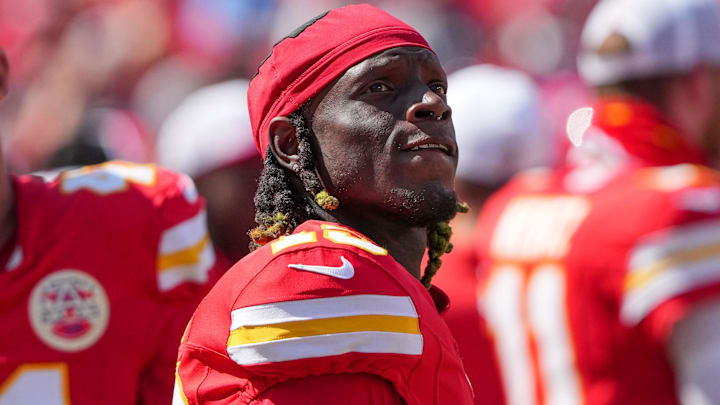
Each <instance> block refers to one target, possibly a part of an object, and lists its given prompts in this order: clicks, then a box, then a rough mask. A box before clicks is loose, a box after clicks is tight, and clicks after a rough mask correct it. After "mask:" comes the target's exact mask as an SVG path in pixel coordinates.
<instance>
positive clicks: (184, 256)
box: [157, 233, 210, 272]
mask: <svg viewBox="0 0 720 405" xmlns="http://www.w3.org/2000/svg"><path fill="white" fill-rule="evenodd" d="M209 241H210V236H209V235H208V234H207V233H206V234H205V236H203V238H202V239H201V240H200V242H198V243H196V244H195V245H193V246H190V247H189V248H187V249H183V250H180V251H177V252H173V253H169V254H166V255H162V256H159V257H158V266H157V269H158V272H162V271H165V270H168V269H171V268H173V267H177V266H187V265H193V264H197V263H198V262H199V261H200V254H201V253H202V251H203V249H205V246H206V245H207V244H208V242H209Z"/></svg>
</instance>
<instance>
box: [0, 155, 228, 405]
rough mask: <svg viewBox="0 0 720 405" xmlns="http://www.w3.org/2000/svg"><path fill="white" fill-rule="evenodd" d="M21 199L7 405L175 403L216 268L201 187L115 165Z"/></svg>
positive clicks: (1, 388)
mask: <svg viewBox="0 0 720 405" xmlns="http://www.w3.org/2000/svg"><path fill="white" fill-rule="evenodd" d="M14 189H15V200H16V201H15V206H16V209H17V232H16V236H15V238H14V239H13V241H11V242H10V244H9V245H8V246H7V247H6V248H5V249H4V250H6V251H7V252H8V254H6V255H4V257H5V260H3V262H2V263H0V268H2V269H3V270H2V272H1V273H0V286H2V294H0V323H2V325H3V330H4V332H3V333H2V338H1V340H2V345H0V404H3V405H6V404H13V405H18V404H47V405H70V404H72V405H83V404H87V405H97V404H104V405H115V404H118V405H120V404H122V405H125V404H138V403H147V404H159V403H170V401H171V395H172V384H173V369H174V366H175V361H176V357H177V344H178V342H179V340H180V336H181V334H182V330H183V328H184V326H185V324H186V323H187V320H188V319H189V318H190V316H191V314H192V311H193V310H194V308H195V306H196V304H197V303H198V302H199V300H200V298H201V295H202V294H204V293H205V292H207V290H208V289H209V286H208V283H209V281H208V278H209V272H210V270H211V267H212V266H213V263H214V262H215V259H214V251H213V247H212V245H211V243H210V241H209V239H208V233H207V227H206V225H205V211H204V203H203V200H202V199H201V198H199V196H198V194H197V191H196V190H195V188H194V185H193V184H192V181H191V180H190V179H189V178H188V177H186V176H182V175H178V174H175V173H172V172H169V171H167V170H164V169H161V168H158V167H156V166H154V165H138V164H132V163H125V162H108V163H105V164H102V165H97V166H89V167H84V168H80V169H76V170H71V171H67V172H63V173H61V174H60V175H59V176H58V177H57V178H55V179H53V180H44V179H42V178H40V177H36V176H30V175H28V176H21V177H18V178H15V179H14ZM0 259H2V256H1V255H0Z"/></svg>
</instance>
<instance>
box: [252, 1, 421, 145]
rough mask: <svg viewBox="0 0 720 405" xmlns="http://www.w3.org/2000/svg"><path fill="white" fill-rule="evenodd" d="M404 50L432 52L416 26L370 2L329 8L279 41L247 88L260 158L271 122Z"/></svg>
mask: <svg viewBox="0 0 720 405" xmlns="http://www.w3.org/2000/svg"><path fill="white" fill-rule="evenodd" d="M400 46H417V47H423V48H427V49H430V46H429V45H428V43H427V41H425V39H424V38H423V37H422V36H421V35H420V34H419V33H418V32H417V31H416V30H415V29H414V28H412V27H411V26H409V25H407V24H405V23H404V22H402V21H400V20H398V19H397V18H395V17H393V16H391V15H390V14H388V13H386V12H384V11H382V10H380V9H378V8H375V7H373V6H370V5H367V4H358V5H350V6H346V7H342V8H337V9H334V10H330V11H329V12H327V13H326V14H324V15H321V16H320V17H319V18H317V19H315V20H313V21H311V22H310V23H308V24H306V25H304V26H303V27H300V28H299V29H298V30H296V31H295V32H294V33H292V34H290V35H289V36H288V37H286V38H285V39H283V40H282V41H280V42H278V43H277V44H276V45H275V46H274V47H273V50H272V53H271V54H270V56H269V57H268V58H267V59H266V60H265V62H263V64H262V65H261V66H260V68H259V69H258V73H257V75H256V76H255V77H254V78H253V79H252V81H251V82H250V87H249V88H248V109H249V110H250V122H251V124H252V130H253V136H254V137H255V144H256V145H257V148H258V150H259V151H260V154H261V155H262V156H263V157H264V156H265V153H266V150H267V145H268V135H267V130H268V125H269V123H270V120H272V119H273V118H275V117H277V116H282V115H288V114H290V113H292V112H293V111H295V110H297V109H298V108H299V107H300V106H301V105H303V104H304V103H306V102H307V101H308V100H310V99H311V98H312V97H313V96H315V95H316V94H317V93H318V92H320V91H321V90H322V89H323V88H324V87H325V86H327V85H328V84H329V83H330V82H332V81H333V80H335V79H336V78H337V77H339V76H340V75H342V74H343V73H344V72H345V71H346V70H347V69H348V68H350V67H352V66H353V65H355V64H356V63H358V62H360V61H362V60H363V59H365V58H367V57H369V56H372V55H374V54H376V53H378V52H382V51H384V50H386V49H390V48H396V47H400Z"/></svg>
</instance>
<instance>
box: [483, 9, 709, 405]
mask: <svg viewBox="0 0 720 405" xmlns="http://www.w3.org/2000/svg"><path fill="white" fill-rule="evenodd" d="M719 40H720V3H718V2H717V1H715V0H682V1H675V0H605V1H602V2H600V3H599V4H598V6H597V7H596V8H595V9H594V10H593V12H592V13H591V15H590V17H589V20H588V22H587V25H586V27H585V28H584V32H583V37H582V51H581V54H580V58H579V62H580V70H581V74H582V76H583V77H584V79H585V80H586V81H587V82H588V83H589V84H590V85H592V86H594V87H595V89H596V90H597V93H598V95H599V101H598V104H597V106H596V107H595V116H594V118H593V122H592V124H593V125H592V127H591V128H590V129H589V130H588V131H587V133H586V134H585V138H584V140H583V141H582V144H581V146H580V147H579V148H574V149H572V150H570V151H569V153H568V155H567V159H566V164H565V165H564V166H563V167H561V168H559V169H558V170H555V171H552V172H550V171H547V172H538V171H534V172H527V173H524V174H521V175H519V176H518V177H516V178H515V179H514V180H513V181H512V182H511V183H510V184H509V185H508V186H506V187H505V188H504V189H503V190H502V191H501V192H500V193H499V194H497V195H496V196H495V197H493V198H492V199H491V200H490V201H489V202H488V204H487V205H486V206H485V209H484V211H483V213H482V215H481V219H480V222H479V225H480V227H479V231H480V233H479V235H480V238H479V243H478V247H479V249H480V251H481V252H482V255H483V256H482V257H483V258H484V259H485V260H486V262H485V263H484V265H485V271H486V274H487V278H486V280H485V282H484V288H483V293H482V297H481V299H482V305H483V307H484V314H485V317H486V319H487V321H488V324H489V325H490V327H491V331H492V337H493V338H494V341H495V347H496V352H497V356H498V358H499V360H500V364H501V368H502V373H503V380H504V385H505V394H506V397H507V400H508V402H509V403H510V404H513V405H532V404H547V405H556V404H563V405H570V404H586V405H600V404H603V405H608V404H655V405H658V404H659V405H665V404H667V405H677V404H683V405H687V404H693V405H704V404H717V403H720V385H718V384H717V376H718V375H720V345H718V342H720V247H719V246H720V245H719V242H720V177H719V176H718V173H717V172H715V171H713V170H711V169H709V168H708V167H706V166H703V164H705V163H708V162H713V163H716V162H717V161H718V160H717V157H718V156H717V155H718V153H717V152H718V147H717V145H718V142H719V141H720V131H718V129H720V126H719V125H718V124H720V47H719V46H718V41H719Z"/></svg>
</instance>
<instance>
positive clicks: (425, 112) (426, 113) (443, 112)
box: [405, 90, 452, 122]
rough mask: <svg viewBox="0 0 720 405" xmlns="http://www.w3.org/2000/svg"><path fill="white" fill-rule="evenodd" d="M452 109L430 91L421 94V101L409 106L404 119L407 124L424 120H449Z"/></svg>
mask: <svg viewBox="0 0 720 405" xmlns="http://www.w3.org/2000/svg"><path fill="white" fill-rule="evenodd" d="M451 114H452V109H450V107H449V106H448V105H447V103H446V102H445V100H443V98H442V97H441V96H440V95H439V94H437V93H435V92H434V91H432V90H428V91H426V92H425V93H424V94H423V97H422V100H421V101H420V102H418V103H415V104H413V105H411V106H410V107H409V108H408V109H407V111H406V112H405V119H407V120H408V121H409V122H418V121H425V120H438V121H441V120H446V119H448V118H450V115H451Z"/></svg>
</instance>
